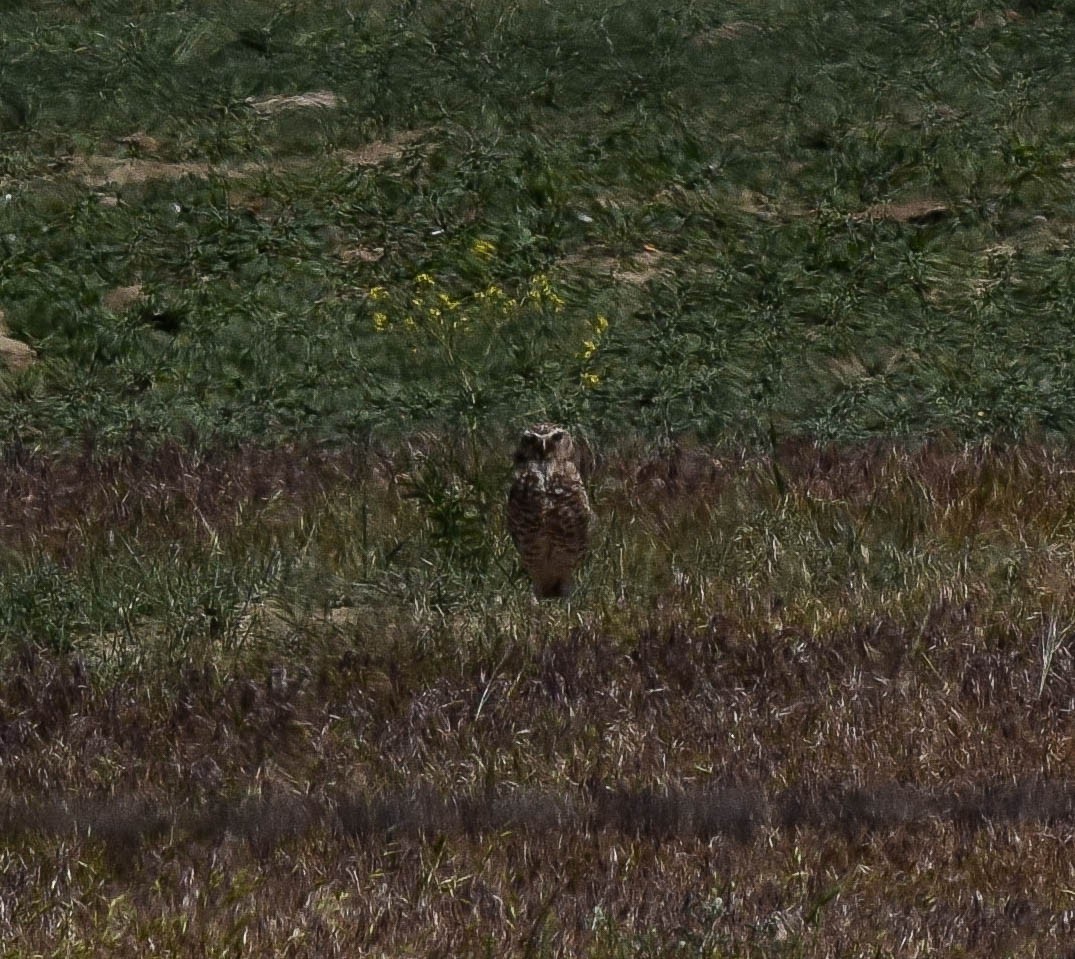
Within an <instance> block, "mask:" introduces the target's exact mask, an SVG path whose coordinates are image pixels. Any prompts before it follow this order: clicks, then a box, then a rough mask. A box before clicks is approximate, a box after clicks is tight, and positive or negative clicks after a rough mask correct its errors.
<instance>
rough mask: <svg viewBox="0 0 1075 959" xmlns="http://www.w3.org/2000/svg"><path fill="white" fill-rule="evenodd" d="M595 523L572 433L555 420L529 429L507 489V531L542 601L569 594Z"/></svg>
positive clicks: (535, 592) (525, 433)
mask: <svg viewBox="0 0 1075 959" xmlns="http://www.w3.org/2000/svg"><path fill="white" fill-rule="evenodd" d="M592 524H593V513H592V512H591V511H590V501H589V499H588V498H587V496H586V490H585V488H584V487H583V485H582V477H581V476H579V471H578V468H577V467H576V466H575V444H574V443H572V442H571V436H570V434H569V433H568V432H567V430H564V429H561V428H560V427H559V426H553V425H552V424H550V423H539V424H538V425H537V426H531V427H530V428H529V429H527V430H524V431H523V435H522V437H521V438H520V439H519V448H518V449H517V450H516V451H515V476H514V479H513V481H512V484H511V489H510V490H509V491H508V530H509V531H510V532H511V538H512V539H513V540H514V541H515V547H516V549H518V550H519V555H520V556H521V557H522V561H523V567H524V568H525V569H526V571H527V573H529V574H530V578H531V579H532V580H533V581H534V595H535V596H537V597H538V598H539V599H551V598H554V597H558V596H559V597H564V596H568V595H569V594H570V592H571V577H572V575H573V574H574V572H575V570H576V569H577V568H578V565H579V563H581V562H582V559H583V557H584V556H585V555H586V548H587V546H588V545H589V542H590V527H591V526H592Z"/></svg>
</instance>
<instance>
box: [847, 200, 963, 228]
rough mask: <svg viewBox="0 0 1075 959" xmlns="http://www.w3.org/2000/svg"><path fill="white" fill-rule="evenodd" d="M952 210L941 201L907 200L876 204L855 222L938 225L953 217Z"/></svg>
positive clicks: (861, 211)
mask: <svg viewBox="0 0 1075 959" xmlns="http://www.w3.org/2000/svg"><path fill="white" fill-rule="evenodd" d="M951 213H952V211H951V208H950V207H949V206H948V205H947V204H946V203H942V202H940V201H939V200H931V199H928V198H925V199H920V200H906V201H904V202H903V203H875V204H873V206H868V207H866V209H865V210H860V211H859V212H858V213H853V214H852V219H854V220H891V221H893V222H895V223H919V224H924V223H936V222H937V221H939V220H943V219H945V218H946V217H948V216H951Z"/></svg>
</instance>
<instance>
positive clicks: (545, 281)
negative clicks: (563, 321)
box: [528, 273, 564, 310]
mask: <svg viewBox="0 0 1075 959" xmlns="http://www.w3.org/2000/svg"><path fill="white" fill-rule="evenodd" d="M528 298H529V299H531V300H533V301H534V302H535V303H543V302H547V303H551V304H552V306H553V308H554V309H556V310H559V309H560V307H562V306H563V305H564V299H563V297H561V296H560V295H559V294H558V293H556V291H555V290H553V288H552V284H551V283H550V282H549V278H548V277H547V276H546V275H545V274H544V273H539V274H538V275H537V276H535V277H534V278H533V279H532V280H531V281H530V293H529V297H528Z"/></svg>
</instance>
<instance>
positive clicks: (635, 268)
mask: <svg viewBox="0 0 1075 959" xmlns="http://www.w3.org/2000/svg"><path fill="white" fill-rule="evenodd" d="M667 257H668V254H667V253H665V252H663V251H662V250H658V249H657V248H656V247H655V246H650V245H649V244H648V243H647V244H646V245H645V246H643V247H642V249H641V250H640V251H639V252H638V253H635V254H633V255H632V256H630V257H628V258H626V259H619V258H617V257H614V256H608V255H602V254H594V255H587V254H582V255H574V256H568V257H565V258H564V259H563V260H562V263H563V265H564V266H567V267H570V268H577V269H582V270H585V271H586V272H592V273H598V274H602V275H604V276H610V277H611V278H612V279H613V280H616V281H617V282H619V283H628V284H630V285H632V286H642V285H643V284H645V283H648V282H649V281H650V280H652V279H653V278H654V277H656V276H658V275H659V274H660V273H661V272H662V269H667V267H666V266H665V267H662V264H663V263H664V262H665V260H666V259H667Z"/></svg>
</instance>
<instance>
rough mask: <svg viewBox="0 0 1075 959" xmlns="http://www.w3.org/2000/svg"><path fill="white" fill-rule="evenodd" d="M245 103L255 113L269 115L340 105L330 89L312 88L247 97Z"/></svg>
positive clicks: (324, 108)
mask: <svg viewBox="0 0 1075 959" xmlns="http://www.w3.org/2000/svg"><path fill="white" fill-rule="evenodd" d="M246 103H247V104H248V105H249V106H250V107H251V108H252V109H253V110H254V112H255V113H261V114H264V115H266V116H267V115H271V114H273V113H282V112H283V111H285V110H302V109H307V108H314V109H318V110H332V109H335V108H336V107H338V106H339V105H340V98H339V97H338V96H336V94H335V93H333V92H332V91H331V90H314V91H313V92H311V93H295V94H272V95H269V96H263V97H248V98H247V100H246Z"/></svg>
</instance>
